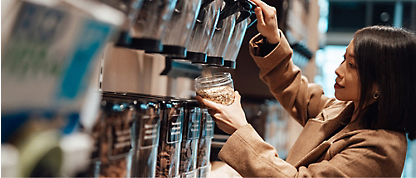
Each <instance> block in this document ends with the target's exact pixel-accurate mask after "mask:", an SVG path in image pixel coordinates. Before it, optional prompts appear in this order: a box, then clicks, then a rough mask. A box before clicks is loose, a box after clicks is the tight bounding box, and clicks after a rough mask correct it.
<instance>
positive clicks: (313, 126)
mask: <svg viewBox="0 0 416 178" xmlns="http://www.w3.org/2000/svg"><path fill="white" fill-rule="evenodd" d="M353 111H354V104H353V103H352V102H338V103H337V104H333V105H331V106H330V107H328V108H325V109H324V110H323V111H322V112H321V113H320V115H318V116H317V117H316V118H314V119H310V120H309V121H308V122H307V124H306V125H305V127H304V128H303V130H302V133H301V134H300V136H299V138H298V140H297V141H296V142H295V144H294V145H293V147H292V149H291V150H290V152H289V155H288V156H287V159H286V161H287V162H288V163H290V164H292V165H294V166H295V167H299V166H301V165H307V164H309V163H311V162H313V161H315V160H317V159H318V158H319V156H321V155H322V153H324V151H326V150H327V149H328V148H329V146H330V145H331V144H332V143H333V142H335V141H337V140H339V139H341V138H344V137H346V136H348V135H350V134H353V132H351V131H353V130H357V129H359V128H360V126H359V124H358V122H353V123H349V121H350V120H351V116H352V113H353Z"/></svg>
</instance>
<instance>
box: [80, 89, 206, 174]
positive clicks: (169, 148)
mask: <svg viewBox="0 0 416 178" xmlns="http://www.w3.org/2000/svg"><path fill="white" fill-rule="evenodd" d="M99 113H100V114H99V118H98V119H97V122H96V123H95V127H94V129H93V133H91V135H92V136H93V138H94V139H95V147H94V150H95V151H94V152H93V154H92V157H91V163H92V164H91V166H90V168H89V170H88V171H87V172H88V173H86V176H91V177H187V178H188V177H192V178H195V177H207V176H208V174H209V170H210V164H209V160H210V149H211V140H212V138H213V128H214V122H213V120H212V118H211V116H210V115H209V114H208V112H207V110H206V109H201V108H199V106H198V103H197V102H196V100H178V99H175V98H170V97H156V96H150V95H142V94H135V93H113V92H103V98H102V102H101V108H100V112H99Z"/></svg>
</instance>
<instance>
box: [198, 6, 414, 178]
mask: <svg viewBox="0 0 416 178" xmlns="http://www.w3.org/2000/svg"><path fill="white" fill-rule="evenodd" d="M252 1H253V2H254V3H256V4H257V6H258V7H257V8H256V15H257V20H258V22H257V23H258V24H257V28H258V31H259V32H260V34H259V35H257V36H255V37H254V38H253V39H252V40H251V41H250V45H251V47H250V52H251V54H252V56H253V58H254V60H255V62H256V63H257V65H258V66H259V67H260V69H261V70H260V77H261V79H262V80H263V81H264V82H265V83H267V85H268V86H269V88H270V91H271V92H272V94H273V95H274V96H275V97H276V99H277V100H278V101H279V102H280V103H281V105H282V106H283V107H284V108H285V109H286V110H287V111H288V112H289V113H290V114H291V116H292V117H293V118H294V119H296V120H297V121H298V122H299V123H300V124H301V125H302V126H303V127H304V128H303V131H302V133H301V134H300V136H299V138H298V139H297V141H296V142H295V144H294V145H293V147H292V149H291V150H290V152H289V154H288V156H287V158H286V160H282V159H280V158H279V156H278V154H277V152H276V150H275V149H274V148H273V147H272V146H270V145H269V144H267V143H265V142H264V141H263V140H262V139H261V137H260V136H259V135H258V134H257V133H256V131H255V130H254V129H253V128H252V127H251V125H250V124H248V123H247V121H246V117H245V114H244V111H243V110H242V108H241V104H240V95H239V94H238V92H236V100H235V102H234V103H233V104H232V105H230V106H225V105H220V104H216V103H213V102H211V101H208V100H206V99H202V98H201V97H197V99H198V100H199V101H200V102H202V103H203V104H205V105H206V106H208V107H210V108H211V110H210V114H211V115H212V116H213V117H214V118H215V121H216V123H217V125H218V127H219V128H220V129H222V130H224V131H225V132H227V133H229V134H232V135H231V136H230V138H229V139H228V140H227V142H226V143H225V145H224V146H223V148H222V150H221V151H220V153H219V157H220V159H222V160H223V161H224V162H226V163H227V164H228V165H230V166H231V167H233V168H234V169H235V170H236V171H237V172H238V173H240V175H242V176H244V177H400V176H401V173H402V170H403V166H404V161H405V157H406V150H407V139H406V136H407V137H408V138H409V139H411V140H414V139H415V138H416V122H415V120H416V118H415V117H416V105H415V102H416V72H415V71H416V39H415V36H414V34H412V33H410V32H407V31H405V30H402V29H397V28H392V27H382V26H373V27H367V28H364V29H361V30H359V31H357V32H356V33H355V35H354V37H353V39H352V41H351V43H350V44H349V45H348V47H347V49H346V52H345V55H344V59H345V60H344V61H343V62H342V63H341V65H340V66H339V67H338V69H337V70H336V71H335V73H336V75H337V79H336V82H335V97H336V99H335V98H332V99H331V98H327V97H325V96H324V95H323V90H322V88H321V87H320V86H318V85H316V84H311V83H308V80H307V79H306V78H305V77H303V76H301V72H300V70H299V68H297V67H296V66H294V65H293V63H292V60H291V55H292V49H290V47H289V44H288V42H287V40H286V39H285V37H284V35H283V33H282V32H281V31H280V30H279V29H278V26H277V20H276V10H275V8H273V7H271V6H268V5H267V4H265V3H263V2H262V1H261V0H252Z"/></svg>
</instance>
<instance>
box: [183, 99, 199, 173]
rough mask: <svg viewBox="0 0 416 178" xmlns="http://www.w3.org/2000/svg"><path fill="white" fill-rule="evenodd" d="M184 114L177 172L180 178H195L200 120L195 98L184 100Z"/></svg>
mask: <svg viewBox="0 0 416 178" xmlns="http://www.w3.org/2000/svg"><path fill="white" fill-rule="evenodd" d="M184 114H185V117H184V121H183V126H184V127H183V132H182V145H181V147H182V148H181V159H180V166H179V174H180V175H181V177H182V178H196V176H197V171H196V161H197V154H198V139H199V130H200V122H201V121H200V120H201V114H200V108H198V102H197V101H196V100H187V101H184Z"/></svg>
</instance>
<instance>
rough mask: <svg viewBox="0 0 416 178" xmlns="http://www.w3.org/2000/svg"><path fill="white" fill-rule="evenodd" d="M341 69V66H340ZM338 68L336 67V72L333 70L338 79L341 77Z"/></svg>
mask: <svg viewBox="0 0 416 178" xmlns="http://www.w3.org/2000/svg"><path fill="white" fill-rule="evenodd" d="M340 67H341V66H340ZM340 67H338V68H337V69H336V70H335V74H336V75H337V76H338V77H341V78H342V76H341V73H340V69H339V68H340Z"/></svg>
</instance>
